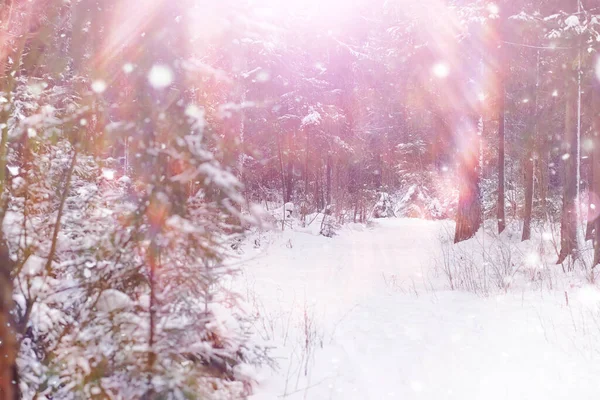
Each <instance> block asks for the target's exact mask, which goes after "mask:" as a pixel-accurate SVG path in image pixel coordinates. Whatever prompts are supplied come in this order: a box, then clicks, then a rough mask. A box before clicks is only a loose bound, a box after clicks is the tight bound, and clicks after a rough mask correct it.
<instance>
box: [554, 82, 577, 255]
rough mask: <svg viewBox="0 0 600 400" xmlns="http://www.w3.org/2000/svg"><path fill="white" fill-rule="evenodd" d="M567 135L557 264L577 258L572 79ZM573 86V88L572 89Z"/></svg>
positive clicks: (569, 88) (575, 134) (566, 127)
mask: <svg viewBox="0 0 600 400" xmlns="http://www.w3.org/2000/svg"><path fill="white" fill-rule="evenodd" d="M565 86H566V97H567V99H566V110H565V135H564V152H563V157H562V158H563V173H564V175H563V176H564V179H563V181H564V184H563V204H562V213H561V221H560V252H559V255H558V260H557V262H556V263H557V264H561V263H563V262H564V261H565V259H566V258H567V257H568V256H569V255H571V256H573V258H576V257H577V219H576V210H575V206H576V204H575V198H576V197H577V182H576V180H577V164H576V160H575V158H576V156H577V126H576V120H575V118H576V105H577V86H575V85H573V84H572V81H571V79H569V80H567V83H566V85H565ZM571 86H572V87H571Z"/></svg>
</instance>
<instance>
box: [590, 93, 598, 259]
mask: <svg viewBox="0 0 600 400" xmlns="http://www.w3.org/2000/svg"><path fill="white" fill-rule="evenodd" d="M599 90H600V84H599V83H598V82H596V83H595V84H594V87H593V88H592V109H593V110H597V109H598V107H599V106H600V93H599V92H598V91H599ZM592 143H593V147H592V149H593V150H592V164H591V165H592V170H593V173H592V176H591V185H590V194H592V195H593V196H590V197H591V198H592V199H594V200H593V201H594V203H593V204H594V208H593V209H590V212H591V215H590V214H588V219H590V220H591V221H593V224H594V227H593V233H592V241H593V244H594V262H593V264H592V268H593V267H595V266H596V265H598V264H599V263H600V204H599V203H600V114H598V113H596V115H595V116H594V121H593V130H592ZM590 203H591V201H590Z"/></svg>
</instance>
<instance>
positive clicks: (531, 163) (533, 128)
mask: <svg viewBox="0 0 600 400" xmlns="http://www.w3.org/2000/svg"><path fill="white" fill-rule="evenodd" d="M539 66H540V51H539V50H538V52H537V58H536V73H535V87H534V89H533V94H532V97H533V99H532V102H531V103H532V108H533V112H532V113H531V118H533V120H532V123H531V124H528V125H529V128H528V132H526V135H527V139H526V141H527V154H526V155H525V215H524V217H523V236H522V237H521V240H522V241H525V240H529V239H531V213H532V211H533V185H534V182H533V178H534V173H533V172H534V169H535V154H536V149H535V143H536V140H537V126H538V124H537V119H538V104H537V95H538V94H537V90H538V86H539Z"/></svg>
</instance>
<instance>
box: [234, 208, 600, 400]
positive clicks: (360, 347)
mask: <svg viewBox="0 0 600 400" xmlns="http://www.w3.org/2000/svg"><path fill="white" fill-rule="evenodd" d="M451 229H452V225H451V223H449V222H432V221H424V220H417V219H386V220H378V221H376V222H375V223H374V226H372V227H369V228H366V227H364V226H362V225H352V224H350V225H346V226H345V227H344V228H343V229H342V230H341V231H340V232H339V234H338V235H337V236H335V237H333V238H326V237H323V236H318V235H316V234H315V233H314V232H311V231H310V230H306V231H302V230H300V229H294V230H290V229H287V230H286V231H285V232H268V233H264V234H262V235H256V236H255V237H253V238H252V240H249V241H248V242H247V244H246V245H245V247H244V251H243V255H242V258H243V260H244V262H243V265H244V274H243V276H242V278H241V286H242V287H243V290H244V291H245V292H244V295H246V296H247V299H248V302H249V305H250V307H251V308H252V309H253V310H254V312H255V313H256V315H257V320H256V324H255V330H256V332H257V338H258V339H260V340H263V341H264V342H265V343H266V344H268V345H270V346H274V349H273V351H272V353H271V354H272V355H273V356H274V357H275V358H276V361H277V362H278V365H279V368H278V370H277V371H274V372H271V371H267V370H265V371H263V372H262V376H261V378H260V384H259V385H258V387H257V390H256V393H255V394H254V395H253V396H252V399H253V400H270V399H279V398H286V399H309V400H319V399H360V400H364V399H373V400H378V399H436V400H439V399H453V398H456V399H461V400H469V399H486V400H490V399H511V400H514V399H544V400H547V399H566V398H571V399H596V398H598V396H600V378H599V377H600V353H599V350H600V312H599V310H600V309H599V308H598V304H600V303H599V302H600V295H599V293H600V292H598V290H597V289H596V287H593V286H589V285H586V284H585V283H581V284H573V283H571V282H570V281H569V280H568V279H563V280H561V279H555V281H553V282H551V283H550V284H545V283H544V282H537V283H536V284H534V285H529V286H528V284H525V285H522V286H515V288H512V289H510V290H508V291H503V290H496V291H493V290H491V291H490V292H489V293H488V294H487V295H481V294H480V295H476V294H473V293H468V292H466V291H458V290H457V291H450V290H449V284H448V281H447V279H446V278H445V277H444V275H443V274H442V273H439V271H437V273H436V270H435V268H434V266H435V262H434V260H435V259H440V257H441V244H440V237H444V236H446V237H447V235H448V232H449V231H451ZM459 257H460V256H459ZM513 257H514V259H513V261H511V262H513V263H515V265H518V264H519V263H521V262H522V261H523V260H521V259H519V258H526V259H530V258H531V255H530V254H522V253H519V254H513ZM525 261H527V260H525ZM438 265H439V264H438ZM551 268H554V269H556V273H555V275H554V276H561V275H563V273H562V269H561V267H560V266H552V267H551ZM525 275H526V274H525ZM516 287H519V289H516ZM567 297H568V299H569V305H567V304H566V303H567Z"/></svg>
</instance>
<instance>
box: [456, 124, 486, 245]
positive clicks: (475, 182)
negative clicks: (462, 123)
mask: <svg viewBox="0 0 600 400" xmlns="http://www.w3.org/2000/svg"><path fill="white" fill-rule="evenodd" d="M470 119H471V120H470V121H469V122H470V124H467V127H466V129H465V134H467V135H469V141H468V144H469V145H468V148H465V149H464V151H463V152H462V153H461V155H460V160H459V167H458V173H459V177H458V178H459V194H458V210H457V212H456V230H455V232H454V243H458V242H461V241H463V240H467V239H469V238H471V237H473V236H475V234H476V233H477V231H478V230H479V227H480V226H481V223H482V220H481V193H480V187H479V141H480V137H479V135H478V130H480V129H481V126H479V123H478V120H479V117H478V116H476V117H475V118H473V117H471V118H470Z"/></svg>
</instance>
